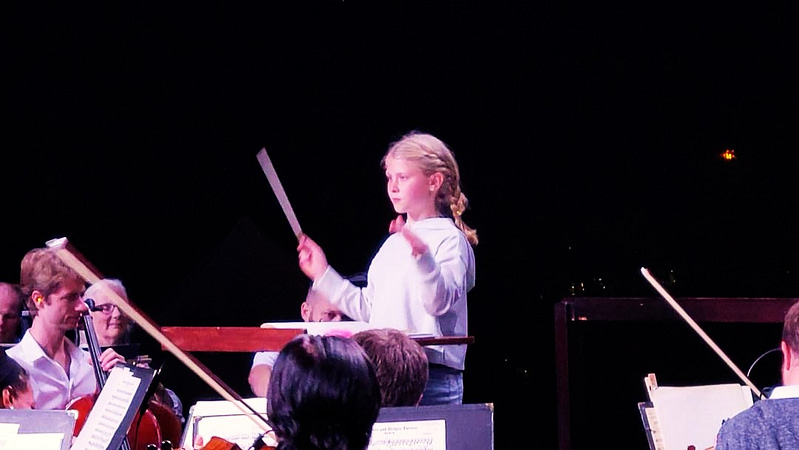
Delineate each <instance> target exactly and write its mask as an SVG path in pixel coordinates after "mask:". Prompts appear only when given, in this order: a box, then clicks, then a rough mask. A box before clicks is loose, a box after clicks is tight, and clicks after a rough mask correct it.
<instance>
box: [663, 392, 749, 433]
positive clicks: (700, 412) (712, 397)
mask: <svg viewBox="0 0 799 450" xmlns="http://www.w3.org/2000/svg"><path fill="white" fill-rule="evenodd" d="M649 394H650V398H651V399H652V404H653V405H654V409H655V411H654V412H655V416H656V418H657V422H658V425H659V427H658V428H659V430H660V433H661V437H662V440H663V442H664V443H665V447H666V448H668V449H685V448H688V446H690V445H693V446H694V448H697V449H706V448H710V447H713V446H714V445H715V443H716V434H717V433H718V430H719V428H721V423H722V422H723V421H724V420H726V419H729V418H730V417H732V416H734V415H735V414H737V413H739V412H741V411H743V410H744V409H746V408H748V407H750V406H752V402H753V400H752V394H751V393H750V392H749V388H748V387H747V386H742V385H739V384H732V383H731V384H717V385H705V386H659V387H657V388H655V389H653V390H652V391H651V392H650V393H649ZM650 425H651V424H650Z"/></svg>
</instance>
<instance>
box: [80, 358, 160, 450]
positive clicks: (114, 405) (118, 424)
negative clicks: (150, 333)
mask: <svg viewBox="0 0 799 450" xmlns="http://www.w3.org/2000/svg"><path fill="white" fill-rule="evenodd" d="M154 377H155V370H153V369H150V368H144V367H135V366H132V365H129V364H117V366H116V367H114V368H113V369H111V372H110V373H109V375H108V379H107V380H106V382H105V385H104V386H103V389H102V390H101V391H100V395H98V396H97V400H95V402H94V406H93V407H92V409H91V411H89V416H88V417H87V418H86V423H84V425H83V428H81V430H80V433H78V436H77V437H76V438H75V442H74V443H73V444H72V450H98V449H104V450H117V449H118V448H119V447H120V445H122V440H123V439H125V437H127V431H128V428H130V425H131V423H133V418H134V416H135V415H136V412H137V411H138V410H139V407H140V406H141V404H142V402H143V401H144V398H145V396H146V394H147V391H148V389H149V387H150V384H151V383H152V381H153V378H154Z"/></svg>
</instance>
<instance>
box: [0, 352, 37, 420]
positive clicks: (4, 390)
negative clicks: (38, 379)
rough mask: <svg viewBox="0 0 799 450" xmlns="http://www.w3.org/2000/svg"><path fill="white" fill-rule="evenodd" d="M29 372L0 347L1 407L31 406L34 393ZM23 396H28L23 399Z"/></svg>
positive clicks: (19, 407)
mask: <svg viewBox="0 0 799 450" xmlns="http://www.w3.org/2000/svg"><path fill="white" fill-rule="evenodd" d="M29 381H30V380H29V376H28V372H27V371H26V370H25V369H24V368H23V367H22V366H20V365H19V363H17V362H16V361H15V360H14V359H13V358H11V357H9V356H8V355H6V352H5V349H2V348H0V408H6V407H14V408H18V409H21V408H30V407H32V403H33V393H32V391H31V386H30V382H29ZM23 396H26V397H28V398H25V399H22V397H23Z"/></svg>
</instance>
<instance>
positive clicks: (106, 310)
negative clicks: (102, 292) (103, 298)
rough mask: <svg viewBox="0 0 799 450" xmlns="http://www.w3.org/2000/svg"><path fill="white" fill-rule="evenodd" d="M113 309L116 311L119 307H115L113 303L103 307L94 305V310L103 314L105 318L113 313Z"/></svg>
mask: <svg viewBox="0 0 799 450" xmlns="http://www.w3.org/2000/svg"><path fill="white" fill-rule="evenodd" d="M114 308H117V309H118V308H119V307H118V306H117V305H115V304H113V303H106V304H104V305H96V306H95V307H94V310H95V311H100V312H102V313H103V314H105V315H106V316H110V315H111V313H112V312H113V311H114Z"/></svg>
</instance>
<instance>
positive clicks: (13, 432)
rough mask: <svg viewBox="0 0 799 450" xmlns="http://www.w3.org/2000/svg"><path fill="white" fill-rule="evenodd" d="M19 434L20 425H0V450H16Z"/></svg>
mask: <svg viewBox="0 0 799 450" xmlns="http://www.w3.org/2000/svg"><path fill="white" fill-rule="evenodd" d="M18 432H19V424H18V423H0V450H14V446H15V445H16V440H17V433H18Z"/></svg>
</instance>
